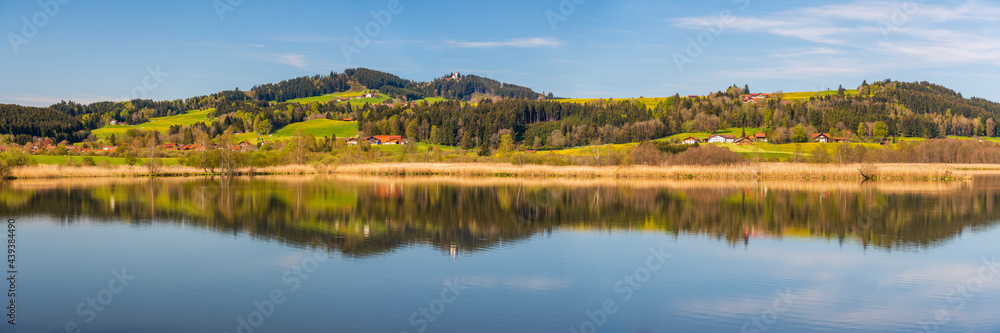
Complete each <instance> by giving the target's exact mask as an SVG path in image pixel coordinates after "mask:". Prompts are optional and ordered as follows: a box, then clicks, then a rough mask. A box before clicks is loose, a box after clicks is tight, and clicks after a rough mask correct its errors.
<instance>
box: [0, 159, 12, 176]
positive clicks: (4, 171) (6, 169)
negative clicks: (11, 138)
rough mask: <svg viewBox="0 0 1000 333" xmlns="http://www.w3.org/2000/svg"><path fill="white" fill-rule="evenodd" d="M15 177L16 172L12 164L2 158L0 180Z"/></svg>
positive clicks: (0, 161)
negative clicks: (11, 168) (13, 170)
mask: <svg viewBox="0 0 1000 333" xmlns="http://www.w3.org/2000/svg"><path fill="white" fill-rule="evenodd" d="M13 177H14V173H13V172H12V171H11V170H10V166H8V165H7V162H5V161H3V160H0V181H2V180H7V179H11V178H13Z"/></svg>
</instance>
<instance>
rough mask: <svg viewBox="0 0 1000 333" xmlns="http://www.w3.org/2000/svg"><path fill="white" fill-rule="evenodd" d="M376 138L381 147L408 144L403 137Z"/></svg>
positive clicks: (386, 136)
mask: <svg viewBox="0 0 1000 333" xmlns="http://www.w3.org/2000/svg"><path fill="white" fill-rule="evenodd" d="M374 138H375V139H376V140H378V141H379V143H378V144H381V145H401V144H405V143H406V142H405V141H404V139H403V137H402V136H399V135H376V136H374Z"/></svg>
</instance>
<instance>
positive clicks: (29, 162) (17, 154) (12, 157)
mask: <svg viewBox="0 0 1000 333" xmlns="http://www.w3.org/2000/svg"><path fill="white" fill-rule="evenodd" d="M0 160H3V161H4V162H6V163H7V166H9V167H12V168H16V167H23V166H34V165H38V161H35V159H34V158H31V156H28V154H25V153H24V152H21V151H19V150H11V151H8V152H6V153H3V154H0Z"/></svg>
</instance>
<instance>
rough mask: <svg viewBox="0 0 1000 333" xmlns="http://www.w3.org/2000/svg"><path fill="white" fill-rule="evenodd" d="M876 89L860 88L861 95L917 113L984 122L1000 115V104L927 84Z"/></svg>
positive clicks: (898, 84) (895, 84) (882, 84)
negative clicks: (967, 118) (879, 99)
mask: <svg viewBox="0 0 1000 333" xmlns="http://www.w3.org/2000/svg"><path fill="white" fill-rule="evenodd" d="M875 86H876V88H874V89H872V88H871V86H870V85H869V86H868V87H867V88H866V87H865V85H864V84H862V86H861V87H860V88H861V93H862V94H865V95H872V94H881V95H882V97H883V98H886V99H889V100H894V101H898V102H899V103H900V104H902V105H903V106H906V108H907V109H909V110H911V111H913V112H916V113H947V111H949V110H950V111H951V114H958V115H962V116H965V117H971V118H977V117H978V118H984V119H985V118H995V117H997V115H1000V103H997V102H992V101H989V100H986V99H982V98H977V97H973V98H971V99H966V98H963V97H962V94H961V93H958V92H955V91H954V90H951V89H948V88H945V87H942V86H939V85H936V84H932V83H929V82H927V81H924V82H920V83H910V82H891V81H888V80H886V81H883V82H878V83H876V84H875ZM872 90H875V91H872Z"/></svg>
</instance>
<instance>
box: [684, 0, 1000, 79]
mask: <svg viewBox="0 0 1000 333" xmlns="http://www.w3.org/2000/svg"><path fill="white" fill-rule="evenodd" d="M713 20H714V21H718V18H717V17H707V16H703V17H685V18H680V19H675V20H672V23H673V24H674V26H676V27H680V28H685V29H694V30H708V29H710V25H709V24H708V22H713ZM997 21H1000V5H998V4H997V3H993V2H985V1H979V0H968V1H966V2H964V3H961V4H960V5H957V6H946V5H941V4H934V3H919V2H916V1H855V2H850V3H844V4H830V5H822V6H816V7H808V8H798V9H789V10H786V11H781V12H775V13H771V14H766V15H760V16H741V15H734V17H733V18H732V20H730V21H729V22H726V24H725V26H724V30H725V31H726V32H742V33H759V34H770V35H774V36H781V37H788V38H794V39H799V40H803V41H808V42H812V43H815V44H821V45H825V47H823V48H819V49H817V48H815V46H805V47H804V48H803V49H802V50H799V51H792V52H790V54H786V55H785V56H783V57H785V58H788V57H794V56H805V55H812V56H829V57H851V56H854V57H857V58H867V59H870V60H871V61H869V62H882V63H885V64H888V65H893V64H899V63H911V64H912V62H913V61H918V60H919V61H924V62H925V63H924V65H925V66H927V65H930V66H933V65H954V64H984V63H985V64H991V65H998V64H1000V38H997V36H996V34H995V30H991V27H992V28H995V27H996V24H997ZM991 31H993V33H991ZM848 53H851V54H848ZM879 57H881V59H879ZM889 57H892V58H889Z"/></svg>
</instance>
